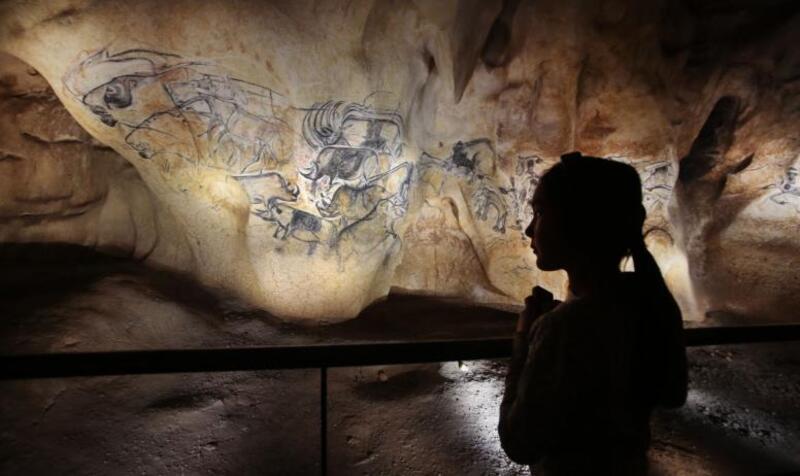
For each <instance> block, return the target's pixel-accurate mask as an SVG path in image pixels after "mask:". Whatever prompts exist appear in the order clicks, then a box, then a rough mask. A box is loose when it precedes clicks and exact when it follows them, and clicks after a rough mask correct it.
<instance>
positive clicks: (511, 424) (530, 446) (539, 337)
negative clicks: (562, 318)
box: [498, 316, 563, 464]
mask: <svg viewBox="0 0 800 476" xmlns="http://www.w3.org/2000/svg"><path fill="white" fill-rule="evenodd" d="M542 317H545V316H542ZM547 317H552V316H547ZM534 326H535V327H534V328H533V329H531V336H530V341H528V339H527V338H526V336H522V335H515V336H514V354H513V356H512V360H511V363H510V365H509V371H508V375H507V377H506V386H505V393H504V394H503V401H502V403H501V405H500V422H499V425H498V432H499V434H500V444H501V445H502V447H503V450H504V451H505V452H506V454H507V455H508V457H509V458H511V459H512V460H513V461H515V462H517V463H520V464H534V463H536V462H537V460H539V459H540V458H541V456H542V453H543V451H544V448H545V446H546V445H547V442H548V441H551V440H552V439H553V437H554V435H555V434H556V433H557V432H558V431H559V430H558V428H559V426H558V423H559V420H560V417H559V410H560V408H561V404H563V402H562V401H561V400H562V398H561V395H560V394H561V393H562V389H561V386H560V382H559V381H560V379H559V374H560V372H559V367H560V359H559V357H558V349H559V348H560V342H559V338H560V336H559V334H558V332H556V329H555V326H553V322H552V319H540V320H538V321H537V322H536V323H535V324H534ZM526 344H527V346H526Z"/></svg>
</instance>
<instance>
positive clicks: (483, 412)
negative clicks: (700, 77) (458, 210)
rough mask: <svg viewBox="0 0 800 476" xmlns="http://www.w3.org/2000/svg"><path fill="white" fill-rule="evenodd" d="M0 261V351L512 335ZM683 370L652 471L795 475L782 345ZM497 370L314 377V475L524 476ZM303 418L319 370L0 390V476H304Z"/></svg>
mask: <svg viewBox="0 0 800 476" xmlns="http://www.w3.org/2000/svg"><path fill="white" fill-rule="evenodd" d="M11 258H13V259H11ZM0 263H2V268H1V269H2V272H0V289H2V291H0V316H2V319H0V349H2V352H3V353H10V352H55V351H90V350H122V349H126V350H127V349H152V348H186V347H221V346H243V345H269V344H302V343H319V342H345V341H373V340H381V339H383V340H398V339H426V338H447V337H491V336H500V335H505V334H507V333H509V332H510V331H511V328H512V326H513V322H509V321H508V320H507V319H501V318H500V317H498V316H500V314H498V313H495V312H492V311H491V310H487V309H480V308H473V307H465V306H462V305H460V304H458V303H453V302H442V301H440V300H433V299H427V298H418V297H417V298H409V297H392V298H390V299H389V300H388V301H386V302H384V303H379V304H377V305H375V306H373V307H372V308H370V309H368V310H367V311H366V312H365V313H364V315H362V316H361V317H360V318H359V319H356V320H354V321H350V322H347V323H344V324H341V325H337V326H331V327H322V328H300V327H294V326H288V325H286V324H282V323H280V322H279V321H277V320H275V319H273V318H271V317H270V316H268V315H266V314H265V313H263V312H260V311H254V310H252V309H248V308H247V307H245V306H243V305H242V304H241V303H239V302H237V301H236V300H234V299H230V298H226V297H220V296H219V295H218V294H212V293H211V292H210V291H209V290H207V289H204V288H203V287H201V286H198V285H197V284H196V283H193V282H192V281H191V280H188V279H186V278H183V277H180V276H176V275H173V274H170V273H165V272H158V271H153V270H147V269H145V268H143V267H141V266H139V265H135V264H131V263H127V262H125V261H120V260H116V259H108V258H103V257H98V256H96V255H92V254H90V253H85V252H82V251H80V250H66V251H63V250H62V251H59V252H54V251H51V250H50V249H49V248H47V249H41V250H35V249H34V250H31V249H30V248H27V249H25V250H12V251H8V250H0ZM705 324H706V325H713V324H715V323H714V322H707V323H705ZM689 359H690V365H691V382H690V387H691V390H690V394H689V401H688V403H687V405H686V406H685V407H684V408H682V409H680V410H677V411H662V412H659V413H657V414H656V416H655V418H654V421H653V446H652V450H651V453H650V459H651V466H652V472H653V474H669V475H671V474H676V475H677V474H679V475H737V474H742V475H745V474H747V475H753V474H760V475H787V474H800V347H798V345H797V343H785V344H758V345H736V346H719V347H702V348H693V349H690V350H689ZM504 374H505V361H503V360H498V361H475V362H463V363H461V365H459V363H456V362H446V363H442V364H426V365H405V366H386V367H381V368H376V367H362V368H339V369H331V370H329V373H328V386H329V399H328V419H329V421H328V438H329V443H328V444H329V449H328V455H329V456H328V458H329V461H328V468H329V474H331V475H358V474H364V475H367V474H368V475H437V474H441V475H494V474H498V475H513V474H527V468H523V467H520V466H518V465H515V464H514V463H512V462H511V461H509V460H508V459H507V458H506V457H505V455H504V454H503V452H502V450H501V448H500V444H499V441H498V437H497V434H496V423H497V414H498V407H499V402H500V398H501V395H502V388H503V377H504ZM319 406H320V403H319V371H318V370H285V371H263V372H231V373H216V374H173V375H157V376H119V377H96V378H72V379H47V380H39V381H13V382H0V474H3V475H5V474H8V475H39V474H47V475H51V474H75V475H101V474H102V475H105V474H120V475H162V474H169V475H181V474H186V475H195V474H197V475H206V474H208V475H211V474H224V475H228V474H230V475H250V474H252V475H263V474H276V475H293V474H297V475H307V474H319V471H320V467H319V464H320V426H319V417H320V409H319Z"/></svg>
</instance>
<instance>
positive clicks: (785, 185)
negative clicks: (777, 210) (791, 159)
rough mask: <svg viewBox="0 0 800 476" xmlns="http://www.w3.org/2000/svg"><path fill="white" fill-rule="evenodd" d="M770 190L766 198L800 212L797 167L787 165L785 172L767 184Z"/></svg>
mask: <svg viewBox="0 0 800 476" xmlns="http://www.w3.org/2000/svg"><path fill="white" fill-rule="evenodd" d="M767 189H768V190H770V194H769V195H768V200H769V201H770V202H772V203H774V204H776V205H779V206H789V207H792V208H794V210H795V211H796V212H800V183H798V169H797V167H794V166H792V167H789V169H788V170H786V174H785V175H784V176H783V177H781V179H780V180H779V181H778V182H777V183H775V184H772V185H769V186H767Z"/></svg>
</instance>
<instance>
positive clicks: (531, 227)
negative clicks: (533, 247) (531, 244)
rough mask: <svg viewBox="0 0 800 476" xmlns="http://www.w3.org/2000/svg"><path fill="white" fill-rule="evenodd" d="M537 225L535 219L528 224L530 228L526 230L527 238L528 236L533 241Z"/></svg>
mask: <svg viewBox="0 0 800 476" xmlns="http://www.w3.org/2000/svg"><path fill="white" fill-rule="evenodd" d="M535 223H536V220H535V219H534V220H531V222H530V223H529V224H528V228H525V236H527V237H528V238H531V239H533V225H534V224H535Z"/></svg>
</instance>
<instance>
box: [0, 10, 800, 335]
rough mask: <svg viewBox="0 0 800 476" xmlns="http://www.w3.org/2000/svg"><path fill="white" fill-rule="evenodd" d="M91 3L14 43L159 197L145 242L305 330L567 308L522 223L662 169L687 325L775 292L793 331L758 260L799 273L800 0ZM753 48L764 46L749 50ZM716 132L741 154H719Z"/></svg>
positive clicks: (48, 16) (37, 15)
mask: <svg viewBox="0 0 800 476" xmlns="http://www.w3.org/2000/svg"><path fill="white" fill-rule="evenodd" d="M69 3H70V2H64V5H50V6H45V7H39V8H41V10H35V9H30V8H29V9H28V10H26V11H25V12H24V14H23V12H21V11H17V10H15V9H17V8H22V7H20V6H18V5H4V6H3V7H0V8H2V9H5V10H4V11H0V18H1V19H2V23H0V40H2V44H3V45H5V46H6V48H7V49H8V51H9V52H10V53H12V54H14V55H16V56H17V57H19V58H21V59H22V60H23V61H25V62H27V63H28V64H30V65H31V66H33V67H34V68H36V70H38V71H39V72H41V74H42V75H43V76H44V77H45V78H46V79H47V81H48V82H49V83H50V85H52V87H53V90H54V92H55V93H56V94H57V95H58V97H59V98H60V99H61V101H62V102H63V105H64V106H65V107H66V108H67V110H68V111H69V112H70V113H71V114H72V115H73V116H74V117H75V119H76V120H77V121H78V123H80V125H81V126H83V128H85V130H86V131H88V132H89V133H90V134H91V135H92V136H93V137H94V138H96V139H97V140H98V141H100V142H102V143H104V144H107V145H108V146H110V147H111V148H113V149H114V150H115V151H116V152H117V153H119V155H121V156H122V157H124V158H125V159H127V160H128V161H129V163H130V164H131V165H132V166H133V167H134V168H135V170H136V171H137V172H138V174H139V176H141V181H143V183H144V184H146V186H147V189H148V190H147V191H145V192H143V193H146V194H147V196H148V197H149V198H148V199H147V200H144V199H141V200H138V201H131V200H128V201H123V202H124V203H128V204H131V203H134V202H135V203H134V204H133V205H129V208H130V210H132V212H130V213H135V214H140V215H142V214H144V215H147V216H148V217H150V218H148V219H149V220H150V221H151V222H152V223H154V224H155V225H153V226H151V227H150V228H149V229H150V230H151V231H150V232H149V235H148V234H143V235H142V236H143V237H142V238H140V237H139V235H136V238H134V239H132V240H129V241H130V243H128V244H126V245H125V246H128V247H133V248H134V249H137V250H138V249H147V248H148V246H149V248H150V249H149V250H148V251H146V252H136V253H134V255H136V256H150V257H149V258H148V259H151V260H154V261H156V262H158V263H160V264H165V265H168V266H171V267H173V268H176V269H180V270H185V271H188V272H191V273H192V274H194V275H196V276H197V277H199V278H200V279H201V280H203V281H204V282H206V283H208V284H209V285H213V286H220V287H225V288H227V289H230V290H233V291H236V292H238V293H239V294H240V295H241V296H243V297H245V298H246V299H248V300H249V301H251V302H252V303H254V304H255V305H258V306H260V307H263V308H265V309H267V310H269V311H271V312H273V313H275V314H276V315H279V316H281V317H284V318H287V319H294V320H309V321H321V320H339V319H343V318H347V317H351V316H353V315H355V314H356V313H357V312H358V311H359V310H360V309H362V308H363V307H364V306H366V305H367V304H368V303H369V302H371V301H373V300H374V299H376V298H378V297H380V296H383V295H385V294H386V293H387V292H388V291H389V289H390V288H392V287H394V288H396V289H398V290H402V291H406V292H423V293H431V294H437V295H447V296H459V297H463V298H465V299H468V300H473V301H476V302H483V303H491V304H494V305H512V304H516V303H519V302H520V301H521V300H522V298H523V297H524V296H525V295H527V294H528V292H529V290H530V287H531V286H532V285H534V284H536V283H543V284H544V285H545V286H548V287H550V288H555V289H560V288H561V286H562V284H563V277H562V276H560V275H557V274H555V275H551V274H542V273H539V272H537V271H536V270H535V261H534V258H533V257H532V256H531V253H530V250H529V248H528V241H527V239H525V237H524V235H523V229H524V228H525V226H526V225H527V223H528V221H529V220H530V210H529V209H528V208H527V206H526V204H527V202H528V201H529V200H530V198H531V196H532V194H533V190H534V189H535V186H536V183H537V181H538V179H539V177H540V176H541V174H542V173H543V172H544V171H545V170H546V169H547V167H549V166H550V165H552V164H553V163H554V162H555V161H556V160H557V158H558V156H559V155H560V154H562V153H564V152H567V151H571V150H581V151H582V152H583V153H585V154H591V155H600V156H607V157H613V158H617V159H618V160H624V161H626V162H628V163H631V164H632V165H634V166H636V167H637V169H638V170H639V171H640V172H641V174H642V180H643V187H644V192H645V193H644V196H645V204H646V206H647V208H648V211H649V219H648V223H647V227H648V228H652V229H654V230H655V232H653V233H652V234H650V235H649V238H648V242H649V243H650V246H651V248H652V249H653V250H654V252H655V253H656V256H657V259H658V260H659V262H660V264H661V265H662V269H663V270H664V272H665V274H666V276H667V278H668V281H669V283H670V285H671V286H672V288H673V290H674V291H675V293H676V295H677V297H678V299H679V301H680V302H681V305H682V308H683V309H684V311H685V314H686V315H687V317H696V316H698V315H701V314H702V313H703V312H705V311H708V310H721V311H735V312H741V313H743V314H764V312H762V311H763V310H762V309H755V308H753V305H755V304H753V305H750V304H748V303H756V301H753V300H750V299H749V298H748V297H747V296H748V295H753V294H757V293H762V292H766V293H767V294H768V295H769V297H768V298H765V299H766V301H764V300H762V301H758V304H757V305H758V306H762V305H771V306H772V307H771V308H770V312H768V313H767V314H769V315H771V316H773V317H775V316H778V315H780V314H781V312H782V311H781V310H780V308H779V306H777V305H776V304H775V302H776V300H777V299H778V298H780V299H783V298H785V297H786V296H791V295H792V294H793V291H794V290H798V289H800V283H796V282H792V281H788V280H787V279H796V278H788V276H786V275H787V272H785V271H782V270H781V269H775V268H770V267H768V266H767V265H762V264H761V263H754V262H751V260H752V257H753V256H754V255H753V253H751V252H748V251H745V250H746V249H747V248H748V247H750V246H751V245H752V246H756V247H757V249H758V250H761V251H763V252H765V253H769V256H770V260H772V261H776V260H783V261H784V262H786V261H787V260H789V261H790V262H791V260H793V259H794V256H795V255H796V254H795V253H794V247H795V243H794V241H792V240H794V238H793V237H794V235H796V233H794V234H793V233H791V230H792V229H793V227H796V226H797V222H798V218H797V217H798V215H797V213H798V210H796V209H793V211H789V209H790V208H791V203H793V202H792V201H791V200H792V199H791V197H796V196H797V195H798V194H796V193H794V190H795V188H797V186H796V185H795V179H796V177H795V176H796V175H797V174H796V169H791V168H790V167H792V166H793V165H792V164H793V163H794V162H793V161H795V159H796V157H797V151H798V149H800V146H799V145H798V137H797V132H796V130H793V128H792V125H793V124H796V123H797V122H796V121H797V119H798V117H797V115H798V107H797V99H796V98H797V88H798V86H797V80H796V78H797V76H798V60H797V58H796V57H792V55H796V54H797V53H794V52H793V51H792V46H791V45H793V44H797V40H798V39H797V38H792V37H791V36H792V35H795V36H796V34H795V33H794V32H793V30H797V28H794V29H793V28H792V26H793V25H796V24H797V21H796V20H792V19H790V17H791V15H788V14H787V11H788V10H787V9H789V7H788V6H787V5H790V2H785V3H784V2H775V3H774V4H771V5H769V6H768V7H766V8H762V9H761V10H758V9H757V8H756V7H758V6H757V5H754V6H753V7H752V9H753V11H754V12H760V13H759V14H758V15H760V16H756V17H754V18H755V19H754V20H746V21H745V20H742V19H741V18H740V17H737V16H731V15H729V13H730V12H727V11H726V10H725V8H722V7H719V8H711V7H702V6H698V7H696V8H695V9H694V10H693V11H690V10H685V9H682V7H680V6H679V2H669V1H665V2H662V3H661V4H659V5H658V6H657V8H656V7H654V6H653V5H647V6H645V5H641V4H640V2H634V1H606V2H577V1H576V2H560V1H559V2H556V1H554V0H553V1H538V2H513V1H507V2H471V1H461V2H456V1H451V2H446V1H442V2H427V1H425V2H422V1H420V2H401V3H396V4H388V3H386V2H369V1H364V2H337V1H331V2H320V3H314V2H273V3H270V4H269V5H262V4H260V3H259V4H255V3H252V4H251V3H249V2H240V3H228V4H225V5H224V6H223V5H221V4H218V3H215V2H208V3H199V2H184V3H181V2H178V3H171V4H170V5H169V6H166V5H163V3H164V2H135V4H130V2H129V3H123V2H107V3H104V4H102V5H93V6H87V5H83V4H82V3H80V2H77V3H75V4H74V5H73V4H69ZM584 3H586V4H584ZM745 3H746V2H745ZM742 8H745V9H748V8H751V7H749V6H747V5H744V6H743V7H742ZM759 8H760V7H759ZM787 18H789V20H787ZM743 21H744V22H745V23H744V24H737V23H736V22H740V23H741V22H743ZM747 21H750V22H751V23H746V22H747ZM767 27H769V31H768V30H767ZM747 28H752V29H753V30H755V31H758V32H759V33H758V34H753V35H751V36H752V37H751V38H748V42H747V44H748V45H750V49H749V50H742V48H740V47H739V46H740V45H738V44H736V43H734V42H733V41H732V40H731V39H730V34H729V31H730V30H731V29H734V30H736V29H747ZM211 31H213V34H210V32H211ZM701 40H702V41H701ZM56 44H57V45H58V48H54V46H53V45H56ZM737 55H738V56H737ZM732 65H736V66H732ZM725 96H731V97H732V98H733V99H732V101H733V102H735V103H736V107H735V108H734V109H735V111H731V110H730V108H731V107H732V106H725V104H726V102H725V100H723V99H721V98H723V97H725ZM776 97H780V98H782V99H775V98H776ZM720 101H722V102H721V103H720ZM715 104H716V105H717V106H715ZM719 104H723V106H719ZM720 107H721V108H722V110H720ZM725 108H728V109H725ZM720 111H721V112H720ZM714 114H717V115H721V116H723V117H722V119H719V120H721V121H722V122H723V123H725V124H728V125H727V126H725V127H727V128H728V129H726V131H727V132H724V133H721V134H722V135H723V136H725V138H723V139H720V140H721V141H722V142H719V141H718V142H719V143H723V142H724V147H723V146H719V145H717V144H718V143H717V142H713V141H712V142H713V143H712V144H710V145H709V144H708V141H707V140H705V139H704V137H705V136H704V135H703V134H704V133H703V132H702V131H705V130H706V129H708V128H712V129H714V128H715V127H717V126H714V125H712V126H709V127H706V128H704V127H703V124H706V123H708V121H711V122H714V121H716V120H717V119H714V118H709V115H712V116H713V115H714ZM707 119H708V121H707ZM726 120H727V122H725V121H726ZM30 122H31V123H35V122H36V120H35V119H31V120H30ZM731 124H733V125H731ZM723 129H724V127H723ZM795 129H796V128H795ZM714 130H715V131H716V130H717V129H714ZM77 133H81V134H82V133H83V132H82V131H79V132H77ZM714 137H716V136H714ZM82 143H84V144H90V143H91V141H87V140H84V139H82ZM86 147H95V146H86ZM95 148H96V147H95ZM53 150H55V149H53ZM98 150H102V149H98ZM103 153H105V154H108V155H109V156H111V155H113V156H114V157H117V156H116V155H115V154H113V153H111V152H110V151H107V150H106V151H103ZM684 156H685V157H686V158H685V159H683V160H682V161H679V158H681V157H684ZM704 157H712V158H711V159H708V158H704ZM747 157H749V160H747V161H745V162H742V159H744V158H747ZM114 160H115V159H114ZM93 162H98V163H99V162H100V161H93ZM109 163H110V161H109ZM115 163H118V164H119V167H123V168H124V164H122V163H121V162H120V161H119V160H116V162H115ZM738 164H741V165H738ZM104 166H105V165H104ZM795 166H796V164H795ZM15 170H17V169H15ZM20 170H21V169H20ZM98 170H99V169H98ZM793 170H794V172H793ZM129 172H130V175H131V176H135V174H134V173H133V172H134V171H133V170H132V169H129ZM732 172H736V174H735V175H736V179H735V180H727V182H726V181H725V177H727V176H729V174H731V173H732ZM15 173H16V174H17V175H18V176H22V175H19V174H22V172H15ZM748 174H749V175H748ZM792 174H794V175H792ZM23 175H24V174H23ZM104 175H105V176H113V177H114V180H117V177H118V176H119V174H117V173H113V174H112V173H106V174H104ZM679 176H680V180H678V177H679ZM781 177H783V178H781ZM40 179H41V178H38V177H37V178H36V179H34V178H30V179H29V181H31V183H34V182H36V183H38V182H37V180H40ZM41 180H43V179H41ZM131 180H134V179H131ZM135 180H139V179H138V177H136V179H135ZM136 183H139V182H136ZM720 183H722V185H720ZM770 187H771V188H770ZM111 189H112V190H116V189H117V187H116V186H114V187H111ZM25 190H28V189H25ZM25 193H28V192H25ZM143 196H144V195H143ZM744 197H746V198H744ZM145 202H146V203H145ZM733 202H735V205H732V203H733ZM787 204H788V205H787ZM15 207H16V205H15ZM148 207H149V208H148ZM15 210H17V211H14V212H13V213H17V214H18V213H19V211H18V209H17V208H15ZM143 210H149V211H143ZM742 210H746V213H745V212H742V213H741V214H740V212H741V211H742ZM120 214H124V212H123V211H122V210H120V211H118V212H114V213H112V215H113V216H115V217H116V216H118V215H120ZM134 221H135V220H134ZM140 221H141V220H140ZM756 223H759V225H756ZM122 226H123V225H118V224H112V225H109V227H110V228H109V229H113V230H119V229H123V228H121V227H122ZM23 228H24V227H23ZM23 228H20V227H17V228H16V229H19V230H23ZM759 229H764V230H768V233H767V234H768V235H769V237H762V236H756V232H755V231H754V230H759ZM598 232H602V230H598ZM15 233H16V232H15ZM19 233H23V232H19ZM42 233H43V234H44V235H48V236H49V237H50V239H53V240H59V239H61V236H62V235H60V234H59V233H58V232H51V231H45V232H42ZM8 236H10V235H8V234H6V235H4V237H3V239H5V240H19V241H26V240H29V238H27V237H26V236H27V235H24V233H23V234H22V235H19V234H17V235H13V236H11V237H10V238H9V237H8ZM127 236H130V234H128V235H127ZM145 236H151V237H157V238H158V239H157V240H156V239H151V240H150V243H151V245H147V246H146V245H144V244H143V243H145V242H146V241H147V240H146V239H145V238H144V237H145ZM775 240H782V241H781V243H782V244H781V246H779V247H777V248H775V247H774V246H773V245H772V243H774V242H775ZM101 241H102V240H101ZM140 241H141V243H140ZM87 244H93V242H91V241H90V242H87ZM770 247H772V248H770ZM767 261H769V260H767ZM772 261H770V262H772ZM751 269H758V270H759V271H758V273H756V274H758V275H759V276H761V277H759V278H752V279H750V280H749V281H748V279H747V276H748V274H747V273H748V271H747V270H751ZM731 270H735V271H736V273H737V276H738V277H736V278H727V276H728V275H730V272H731ZM788 274H791V273H788ZM764 276H768V277H767V278H764ZM767 282H768V283H770V284H768V285H767V288H765V289H759V288H758V283H767ZM737 286H738V287H737ZM794 299H797V298H794ZM799 304H800V303H799ZM748 306H750V307H748Z"/></svg>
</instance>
